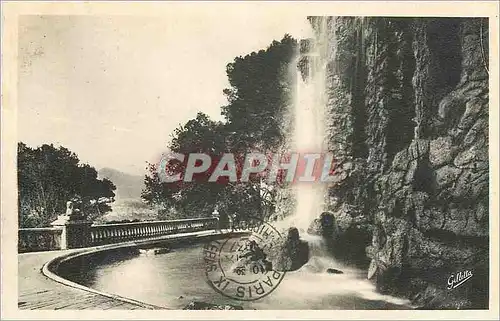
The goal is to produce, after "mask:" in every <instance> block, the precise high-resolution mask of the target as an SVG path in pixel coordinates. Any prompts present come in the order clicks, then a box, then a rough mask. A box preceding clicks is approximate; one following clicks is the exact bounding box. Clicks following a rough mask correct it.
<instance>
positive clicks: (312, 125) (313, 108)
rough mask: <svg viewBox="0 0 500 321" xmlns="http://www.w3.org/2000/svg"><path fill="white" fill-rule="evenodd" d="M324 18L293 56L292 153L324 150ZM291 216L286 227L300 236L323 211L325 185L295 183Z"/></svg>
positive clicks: (326, 48)
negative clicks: (294, 84)
mask: <svg viewBox="0 0 500 321" xmlns="http://www.w3.org/2000/svg"><path fill="white" fill-rule="evenodd" d="M327 21H328V20H327V18H326V17H320V18H318V20H317V21H316V23H317V25H316V26H315V36H314V37H313V38H311V39H307V40H302V41H301V45H300V47H301V49H300V50H299V52H298V56H297V59H296V60H297V68H296V69H295V73H296V78H295V79H296V82H295V83H296V88H295V91H294V99H293V108H292V114H293V132H292V135H291V136H292V137H291V146H292V147H293V149H294V151H295V152H298V153H300V154H301V155H302V154H303V153H311V152H312V153H324V152H326V151H327V149H326V146H327V144H326V139H325V138H326V130H327V128H326V119H327V114H326V105H327V97H326V79H327V73H326V71H327V61H328V59H327V58H328V52H329V46H328V44H329V39H328V34H327V31H328V28H327ZM293 192H294V197H295V209H294V213H293V214H292V215H291V217H290V218H289V222H288V224H289V225H291V226H295V227H297V228H298V229H299V231H300V233H301V234H302V235H303V234H304V233H305V232H306V231H307V229H308V227H309V225H310V224H311V223H312V221H313V220H314V219H316V218H318V217H319V215H320V214H321V212H323V210H324V198H325V195H326V187H325V184H323V183H321V182H297V183H295V185H294V187H293Z"/></svg>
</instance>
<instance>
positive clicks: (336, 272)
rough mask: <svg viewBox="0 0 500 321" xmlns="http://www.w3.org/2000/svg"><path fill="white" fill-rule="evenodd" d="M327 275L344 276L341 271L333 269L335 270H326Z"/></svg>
mask: <svg viewBox="0 0 500 321" xmlns="http://www.w3.org/2000/svg"><path fill="white" fill-rule="evenodd" d="M326 273H328V274H344V272H342V271H341V270H337V269H333V268H328V269H326Z"/></svg>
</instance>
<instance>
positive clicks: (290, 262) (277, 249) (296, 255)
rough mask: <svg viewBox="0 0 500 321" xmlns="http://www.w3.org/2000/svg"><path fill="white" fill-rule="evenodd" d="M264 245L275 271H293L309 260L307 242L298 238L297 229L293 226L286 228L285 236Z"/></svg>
mask: <svg viewBox="0 0 500 321" xmlns="http://www.w3.org/2000/svg"><path fill="white" fill-rule="evenodd" d="M271 242H273V244H269V245H270V246H265V248H266V250H267V259H268V260H269V261H270V262H271V263H272V269H273V270H275V271H295V270H297V269H299V268H300V267H301V266H302V265H304V264H306V263H307V261H308V260H309V247H308V244H307V242H305V241H303V240H301V239H300V235H299V231H298V230H297V228H295V227H291V228H289V229H288V233H287V235H286V237H283V238H281V239H273V240H272V241H271Z"/></svg>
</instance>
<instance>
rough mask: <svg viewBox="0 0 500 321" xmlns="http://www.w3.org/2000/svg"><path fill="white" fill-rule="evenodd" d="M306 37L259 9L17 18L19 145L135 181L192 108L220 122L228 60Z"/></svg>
mask: <svg viewBox="0 0 500 321" xmlns="http://www.w3.org/2000/svg"><path fill="white" fill-rule="evenodd" d="M310 32H311V31H310V27H309V25H308V23H307V20H306V18H305V17H303V18H297V17H286V16H281V17H279V18H277V17H276V15H270V14H266V13H264V12H262V13H259V14H252V15H250V14H248V13H245V12H240V13H231V14H230V15H224V16H219V15H218V14H217V13H216V12H211V13H207V14H200V13H198V14H197V15H193V16H189V17H188V16H186V15H176V14H175V12H172V13H171V14H169V15H168V16H165V17H161V18H160V17H132V16H113V17H110V16H106V17H95V16H94V17H91V16H23V17H21V19H20V24H19V68H20V70H19V100H18V101H19V112H18V122H19V124H18V125H19V127H18V128H19V133H18V137H19V140H20V141H23V142H25V143H27V144H28V145H30V146H38V145H41V144H43V143H53V144H55V145H62V146H65V147H67V148H69V149H70V150H72V151H74V152H75V153H77V154H78V156H79V157H80V159H81V160H82V161H83V162H88V163H90V164H91V165H92V166H95V167H96V168H98V169H99V168H102V167H111V168H115V169H118V170H121V171H124V172H128V173H132V174H139V175H142V174H143V173H144V168H145V165H146V161H155V160H156V157H157V156H158V155H159V154H161V153H162V152H163V151H164V150H165V148H166V144H167V142H168V141H169V139H170V134H171V133H172V131H173V129H174V128H175V127H177V126H178V125H179V124H183V123H184V122H186V121H187V120H189V119H191V118H193V117H194V116H195V115H196V113H197V112H198V111H202V112H205V113H207V114H208V115H210V117H212V118H213V119H221V116H220V107H221V106H222V105H224V104H225V103H226V101H225V98H224V96H223V94H222V90H223V89H224V88H226V87H227V86H228V83H227V77H226V72H225V69H226V65H227V64H228V63H229V62H231V61H232V60H233V59H234V57H236V56H239V55H245V54H247V53H250V52H252V51H255V50H259V49H262V48H265V47H267V46H268V45H269V44H270V42H271V41H272V40H279V39H281V38H282V37H283V35H284V34H285V33H290V34H292V36H294V37H297V38H299V37H306V36H307V35H308V34H309V33H310Z"/></svg>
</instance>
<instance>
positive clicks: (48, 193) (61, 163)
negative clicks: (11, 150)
mask: <svg viewBox="0 0 500 321" xmlns="http://www.w3.org/2000/svg"><path fill="white" fill-rule="evenodd" d="M17 168H18V205H19V226H20V227H42V226H48V225H49V224H50V222H52V221H54V220H55V219H56V218H57V216H58V215H61V214H63V213H65V211H66V202H67V201H68V200H71V199H75V198H76V199H78V200H79V201H81V208H80V211H81V212H82V213H84V214H85V215H86V216H87V218H89V219H94V218H96V217H98V216H100V215H102V214H104V213H106V212H108V211H110V210H111V207H110V206H109V203H111V202H113V201H114V196H115V194H114V192H113V191H114V190H115V189H116V187H115V186H114V184H113V183H112V182H111V181H110V180H108V179H106V178H105V179H102V180H100V179H98V178H97V171H96V170H95V168H93V167H91V166H90V165H88V164H80V160H79V159H78V157H77V155H76V154H75V153H72V152H71V151H70V150H68V149H67V148H64V147H59V148H55V147H54V146H53V145H46V144H45V145H42V146H40V147H38V148H30V147H28V146H26V144H24V143H22V142H20V143H19V144H18V159H17Z"/></svg>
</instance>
